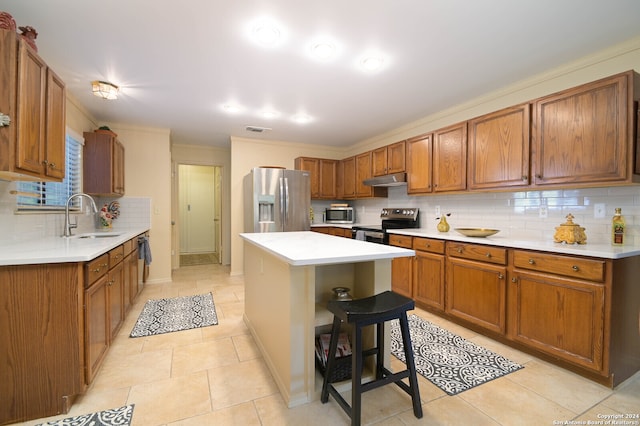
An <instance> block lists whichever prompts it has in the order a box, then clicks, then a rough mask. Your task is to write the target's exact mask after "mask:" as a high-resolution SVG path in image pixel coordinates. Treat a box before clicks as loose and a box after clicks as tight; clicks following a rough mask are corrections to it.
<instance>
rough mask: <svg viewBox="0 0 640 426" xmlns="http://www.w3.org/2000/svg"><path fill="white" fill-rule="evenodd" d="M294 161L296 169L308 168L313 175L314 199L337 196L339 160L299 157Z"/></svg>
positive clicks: (312, 188) (312, 195)
mask: <svg viewBox="0 0 640 426" xmlns="http://www.w3.org/2000/svg"><path fill="white" fill-rule="evenodd" d="M294 163H295V169H296V170H306V171H308V172H309V174H310V175H311V199H312V200H318V199H319V200H322V199H335V198H336V196H337V192H336V173H337V170H338V160H328V159H326V158H309V157H298V158H296V159H295V160H294Z"/></svg>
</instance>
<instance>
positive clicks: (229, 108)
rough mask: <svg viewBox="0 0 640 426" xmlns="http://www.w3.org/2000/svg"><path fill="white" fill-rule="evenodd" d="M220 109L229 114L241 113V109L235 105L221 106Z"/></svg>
mask: <svg viewBox="0 0 640 426" xmlns="http://www.w3.org/2000/svg"><path fill="white" fill-rule="evenodd" d="M222 109H223V110H225V111H226V112H228V113H231V114H235V113H237V112H240V111H242V107H240V105H236V104H224V105H222Z"/></svg>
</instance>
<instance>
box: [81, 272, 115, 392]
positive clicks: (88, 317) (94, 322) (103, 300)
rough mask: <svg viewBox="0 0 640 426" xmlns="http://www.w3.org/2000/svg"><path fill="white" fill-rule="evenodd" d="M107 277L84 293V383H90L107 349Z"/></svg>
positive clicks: (104, 276) (96, 282)
mask: <svg viewBox="0 0 640 426" xmlns="http://www.w3.org/2000/svg"><path fill="white" fill-rule="evenodd" d="M108 282H109V276H108V275H103V276H102V277H101V278H99V279H98V280H97V281H95V282H94V283H92V284H91V286H90V287H89V288H88V289H86V290H85V292H84V300H85V319H84V320H85V340H84V341H85V353H86V373H85V378H84V380H85V382H86V383H87V384H88V383H91V382H92V381H93V379H94V377H95V375H96V373H97V371H98V369H99V368H100V365H102V361H103V360H104V357H105V356H106V355H107V350H108V349H109V329H110V326H109V287H108Z"/></svg>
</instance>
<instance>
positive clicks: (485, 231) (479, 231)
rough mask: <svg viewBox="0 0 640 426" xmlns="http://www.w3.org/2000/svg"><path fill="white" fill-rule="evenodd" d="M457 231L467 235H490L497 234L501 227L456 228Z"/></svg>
mask: <svg viewBox="0 0 640 426" xmlns="http://www.w3.org/2000/svg"><path fill="white" fill-rule="evenodd" d="M455 230H456V232H459V233H460V234H462V235H465V236H467V237H488V236H489V235H493V234H497V233H498V232H500V230H499V229H489V228H456V229H455Z"/></svg>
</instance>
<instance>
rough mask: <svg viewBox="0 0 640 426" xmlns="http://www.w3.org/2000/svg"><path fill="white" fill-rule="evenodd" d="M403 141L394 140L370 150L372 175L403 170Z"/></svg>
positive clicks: (382, 174)
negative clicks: (394, 141)
mask: <svg viewBox="0 0 640 426" xmlns="http://www.w3.org/2000/svg"><path fill="white" fill-rule="evenodd" d="M405 149H406V144H405V141H401V142H396V143H393V144H391V145H387V146H383V147H381V148H378V149H374V150H373V151H372V173H373V176H384V175H388V174H392V173H401V172H404V171H405Z"/></svg>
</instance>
